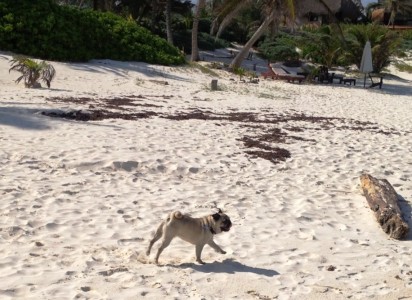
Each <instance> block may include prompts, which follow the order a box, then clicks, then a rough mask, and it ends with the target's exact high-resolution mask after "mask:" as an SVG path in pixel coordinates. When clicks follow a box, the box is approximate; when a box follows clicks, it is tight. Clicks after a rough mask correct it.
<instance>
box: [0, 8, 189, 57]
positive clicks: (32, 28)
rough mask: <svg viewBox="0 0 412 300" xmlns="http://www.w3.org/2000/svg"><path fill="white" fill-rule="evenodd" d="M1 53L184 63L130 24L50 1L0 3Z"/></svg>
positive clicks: (174, 50) (166, 45) (173, 51)
mask: <svg viewBox="0 0 412 300" xmlns="http://www.w3.org/2000/svg"><path fill="white" fill-rule="evenodd" d="M0 49H2V50H8V51H12V52H15V53H19V54H25V55H28V56H33V57H39V58H42V59H48V60H60V61H86V60H89V59H92V58H95V59H99V58H106V59H116V60H135V61H144V62H148V63H157V64H164V65H171V64H181V63H183V62H184V57H183V55H182V54H181V52H180V51H179V49H177V48H176V47H174V46H172V45H170V44H169V43H168V42H167V41H166V40H164V39H163V38H161V37H159V36H156V35H154V34H152V33H151V32H150V31H149V30H147V29H146V28H143V27H142V26H139V25H138V24H137V23H136V22H135V21H134V20H130V19H125V18H123V17H121V16H118V15H116V14H114V13H111V12H104V13H103V12H97V11H93V10H90V9H82V10H80V9H78V8H76V7H73V6H66V5H58V4H56V3H55V1H54V0H37V1H35V2H33V1H31V0H19V1H15V0H0Z"/></svg>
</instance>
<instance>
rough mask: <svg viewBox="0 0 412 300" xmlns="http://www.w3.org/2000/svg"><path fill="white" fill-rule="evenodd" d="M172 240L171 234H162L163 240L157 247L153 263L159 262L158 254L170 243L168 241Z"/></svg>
mask: <svg viewBox="0 0 412 300" xmlns="http://www.w3.org/2000/svg"><path fill="white" fill-rule="evenodd" d="M172 240H173V236H169V235H167V234H165V235H164V236H163V241H162V244H161V245H160V247H159V249H158V250H157V254H156V258H155V263H156V264H159V256H160V254H161V253H162V252H163V250H164V249H165V248H166V247H167V246H169V245H170V242H171V241H172Z"/></svg>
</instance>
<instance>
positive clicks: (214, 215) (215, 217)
mask: <svg viewBox="0 0 412 300" xmlns="http://www.w3.org/2000/svg"><path fill="white" fill-rule="evenodd" d="M212 217H213V220H215V221H217V220H219V219H220V214H219V213H215V214H213V215H212Z"/></svg>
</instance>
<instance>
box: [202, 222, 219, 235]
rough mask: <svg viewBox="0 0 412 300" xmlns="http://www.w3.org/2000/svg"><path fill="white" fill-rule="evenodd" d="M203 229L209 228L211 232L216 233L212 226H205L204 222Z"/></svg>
mask: <svg viewBox="0 0 412 300" xmlns="http://www.w3.org/2000/svg"><path fill="white" fill-rule="evenodd" d="M203 228H204V229H206V230H209V231H210V232H211V233H212V234H216V231H214V230H213V227H212V226H207V225H206V224H205V225H204V226H203Z"/></svg>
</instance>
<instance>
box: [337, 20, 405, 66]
mask: <svg viewBox="0 0 412 300" xmlns="http://www.w3.org/2000/svg"><path fill="white" fill-rule="evenodd" d="M344 31H345V37H346V40H347V45H346V47H345V51H344V54H342V55H341V58H340V61H341V62H342V64H346V65H348V64H356V65H357V66H358V67H359V65H360V61H361V58H362V53H363V48H364V46H365V43H366V41H368V40H369V41H370V43H371V47H372V64H373V68H374V71H375V72H377V73H379V72H381V71H382V69H383V68H385V67H387V66H388V65H389V64H390V62H391V60H390V59H391V56H393V55H399V54H400V52H399V51H400V48H399V46H400V43H401V41H402V38H401V36H400V34H399V33H397V32H396V31H393V30H389V29H388V28H387V27H386V26H381V25H376V24H368V25H348V26H346V27H345V29H344Z"/></svg>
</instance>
